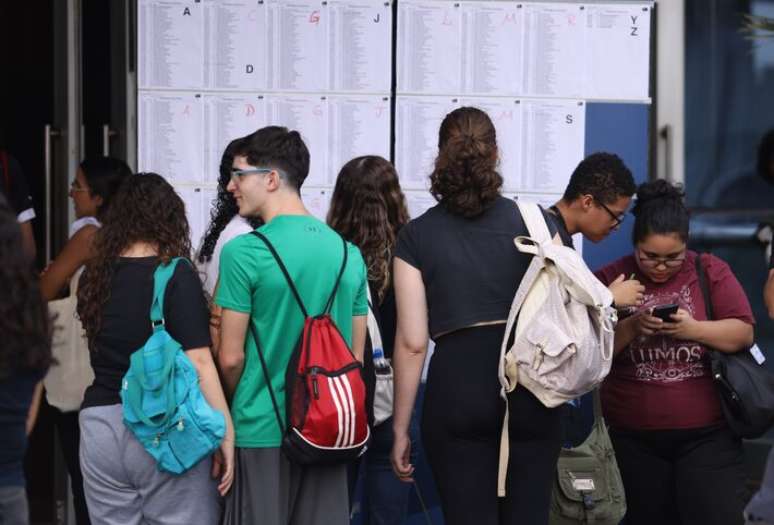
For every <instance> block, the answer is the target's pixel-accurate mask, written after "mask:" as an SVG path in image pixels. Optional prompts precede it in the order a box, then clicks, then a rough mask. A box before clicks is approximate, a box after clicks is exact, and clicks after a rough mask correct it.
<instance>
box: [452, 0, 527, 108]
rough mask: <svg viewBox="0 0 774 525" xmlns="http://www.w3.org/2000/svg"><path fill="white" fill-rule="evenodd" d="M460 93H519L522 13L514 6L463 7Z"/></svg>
mask: <svg viewBox="0 0 774 525" xmlns="http://www.w3.org/2000/svg"><path fill="white" fill-rule="evenodd" d="M461 9H462V53H461V59H462V73H463V77H462V92H463V93H471V94H479V95H489V94H492V95H519V94H521V91H522V69H523V63H522V61H523V58H522V54H523V37H524V9H523V8H522V4H516V3H514V2H475V3H466V4H462V8H461Z"/></svg>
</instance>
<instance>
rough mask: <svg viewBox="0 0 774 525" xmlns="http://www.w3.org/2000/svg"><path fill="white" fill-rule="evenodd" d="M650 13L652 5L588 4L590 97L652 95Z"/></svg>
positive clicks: (588, 81)
mask: <svg viewBox="0 0 774 525" xmlns="http://www.w3.org/2000/svg"><path fill="white" fill-rule="evenodd" d="M650 13H651V8H650V5H622V4H617V5H615V4H610V5H588V6H586V15H585V16H586V27H587V29H586V49H587V55H588V59H587V60H588V62H587V63H588V66H587V68H586V70H587V72H588V76H587V85H586V89H585V96H586V97H587V98H602V99H640V100H642V99H647V98H648V95H649V80H650V77H649V72H650Z"/></svg>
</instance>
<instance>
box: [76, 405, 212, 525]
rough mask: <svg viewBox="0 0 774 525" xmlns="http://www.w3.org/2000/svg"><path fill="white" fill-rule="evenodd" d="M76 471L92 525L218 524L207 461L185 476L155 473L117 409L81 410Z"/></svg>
mask: <svg viewBox="0 0 774 525" xmlns="http://www.w3.org/2000/svg"><path fill="white" fill-rule="evenodd" d="M80 425H81V451H80V455H81V470H82V471H83V488H84V492H85V494H86V503H87V505H88V507H89V517H91V522H92V523H93V524H94V525H140V524H149V525H150V524H153V525H167V524H169V525H172V524H181V525H182V524H185V525H189V524H196V525H199V524H201V525H216V524H217V523H218V522H219V518H220V513H221V512H220V511H221V507H220V496H219V495H218V492H217V481H216V480H213V479H212V478H211V477H210V468H211V466H212V461H211V460H210V459H204V460H202V461H201V462H200V463H199V464H198V465H196V466H195V467H194V468H192V469H191V470H189V471H188V472H186V473H184V474H182V475H180V476H173V475H171V474H168V473H166V472H159V470H158V468H157V467H156V461H155V460H154V459H153V458H152V457H151V455H150V454H148V453H147V452H146V451H145V449H144V448H143V447H142V445H141V444H140V442H139V441H137V439H135V437H134V435H133V434H132V433H131V432H130V431H129V430H128V429H127V428H126V427H125V426H124V422H123V420H122V412H121V405H109V406H101V407H91V408H87V409H85V410H81V414H80Z"/></svg>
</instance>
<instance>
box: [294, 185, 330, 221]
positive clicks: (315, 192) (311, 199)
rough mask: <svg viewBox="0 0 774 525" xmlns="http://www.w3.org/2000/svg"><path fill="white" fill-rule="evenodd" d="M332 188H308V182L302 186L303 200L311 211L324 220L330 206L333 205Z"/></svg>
mask: <svg viewBox="0 0 774 525" xmlns="http://www.w3.org/2000/svg"><path fill="white" fill-rule="evenodd" d="M331 195H332V190H330V189H326V188H307V187H306V183H304V185H303V186H301V200H302V201H303V202H304V206H306V209H307V210H309V213H311V214H312V215H314V216H315V217H317V218H318V219H320V220H321V221H323V222H326V221H325V219H326V217H327V216H328V208H330V205H331Z"/></svg>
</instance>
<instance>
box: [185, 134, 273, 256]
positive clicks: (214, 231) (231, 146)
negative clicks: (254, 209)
mask: <svg viewBox="0 0 774 525" xmlns="http://www.w3.org/2000/svg"><path fill="white" fill-rule="evenodd" d="M242 140H244V138H238V139H234V140H232V141H231V142H229V143H228V146H226V149H225V150H224V151H223V156H222V157H221V159H220V176H219V177H218V195H217V197H215V200H213V201H212V211H211V212H210V224H209V226H207V233H205V234H204V239H203V240H202V245H201V248H199V253H198V254H197V259H198V261H199V262H200V263H204V262H209V261H210V260H211V259H212V253H213V252H214V251H215V244H217V242H218V238H219V237H220V234H221V233H223V230H224V229H225V228H226V226H227V225H228V223H229V221H231V219H233V218H234V216H235V215H237V213H238V212H239V206H237V203H236V199H234V196H233V195H232V194H231V192H229V191H228V190H227V189H226V188H228V183H229V182H230V181H231V165H232V163H233V162H234V151H235V150H236V149H237V148H238V147H240V141H242ZM246 219H247V222H248V223H250V226H252V227H253V228H258V227H259V226H261V225H262V224H263V221H262V220H261V219H260V217H247V218H246Z"/></svg>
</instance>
